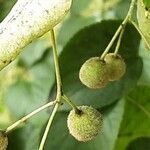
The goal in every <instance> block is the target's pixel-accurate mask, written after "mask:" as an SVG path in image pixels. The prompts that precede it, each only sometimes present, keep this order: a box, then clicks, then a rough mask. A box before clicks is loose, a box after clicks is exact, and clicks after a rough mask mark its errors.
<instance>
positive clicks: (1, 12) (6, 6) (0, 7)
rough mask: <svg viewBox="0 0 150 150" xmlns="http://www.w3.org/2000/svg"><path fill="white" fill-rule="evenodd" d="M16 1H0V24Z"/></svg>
mask: <svg viewBox="0 0 150 150" xmlns="http://www.w3.org/2000/svg"><path fill="white" fill-rule="evenodd" d="M16 1H17V0H7V1H6V0H1V1H0V22H1V21H2V20H3V19H4V18H5V16H6V15H7V14H8V12H9V11H10V10H11V7H12V6H13V5H14V4H15V2H16Z"/></svg>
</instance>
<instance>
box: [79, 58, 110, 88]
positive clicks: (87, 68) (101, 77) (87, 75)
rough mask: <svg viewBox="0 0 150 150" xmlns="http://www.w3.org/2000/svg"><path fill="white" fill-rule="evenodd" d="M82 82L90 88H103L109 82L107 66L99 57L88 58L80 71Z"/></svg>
mask: <svg viewBox="0 0 150 150" xmlns="http://www.w3.org/2000/svg"><path fill="white" fill-rule="evenodd" d="M79 78H80V80H81V82H82V83H83V84H84V85H86V86H87V87H89V88H94V89H97V88H102V87H104V86H105V85H106V84H107V83H108V76H107V67H106V63H105V62H104V61H103V60H100V58H99V57H92V58H90V59H88V60H87V61H86V62H85V63H84V64H83V65H82V67H81V69H80V72H79Z"/></svg>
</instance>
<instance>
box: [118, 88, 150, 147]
mask: <svg viewBox="0 0 150 150" xmlns="http://www.w3.org/2000/svg"><path fill="white" fill-rule="evenodd" d="M149 91H150V87H148V86H137V87H136V88H135V89H134V90H133V91H131V92H130V94H129V95H128V96H127V98H126V105H125V113H124V119H123V122H122V125H121V129H120V133H119V139H118V141H117V144H116V150H118V148H119V150H125V147H126V146H127V145H128V143H129V142H130V141H132V140H133V139H135V138H137V137H141V136H150V130H149V127H150V105H149V99H150V92H149Z"/></svg>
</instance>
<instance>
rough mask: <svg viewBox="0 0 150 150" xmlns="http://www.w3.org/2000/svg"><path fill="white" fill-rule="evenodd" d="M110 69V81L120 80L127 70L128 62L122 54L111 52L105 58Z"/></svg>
mask: <svg viewBox="0 0 150 150" xmlns="http://www.w3.org/2000/svg"><path fill="white" fill-rule="evenodd" d="M104 60H105V62H106V64H107V67H108V70H109V81H115V80H119V79H120V78H121V77H122V76H123V75H124V73H125V71H126V64H125V62H124V60H123V59H122V57H121V56H120V55H116V56H115V54H114V53H109V54H107V55H106V56H105V58H104Z"/></svg>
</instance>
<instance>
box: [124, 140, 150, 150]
mask: <svg viewBox="0 0 150 150" xmlns="http://www.w3.org/2000/svg"><path fill="white" fill-rule="evenodd" d="M148 149H150V137H140V138H137V139H135V140H133V141H131V142H130V143H129V145H128V147H127V148H126V150H148Z"/></svg>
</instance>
